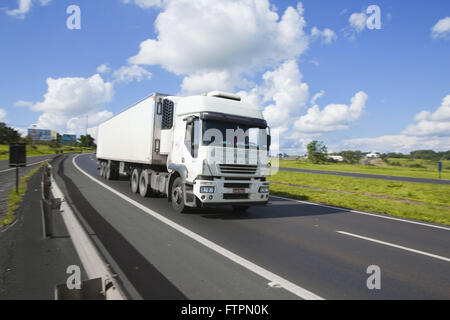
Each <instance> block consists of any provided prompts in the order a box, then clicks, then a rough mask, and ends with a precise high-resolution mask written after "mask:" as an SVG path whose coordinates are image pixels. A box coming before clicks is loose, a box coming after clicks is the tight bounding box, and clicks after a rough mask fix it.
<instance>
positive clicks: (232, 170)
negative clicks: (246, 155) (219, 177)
mask: <svg viewBox="0 0 450 320" xmlns="http://www.w3.org/2000/svg"><path fill="white" fill-rule="evenodd" d="M257 168H258V166H256V165H248V164H219V169H220V172H221V173H228V174H250V175H252V174H255V173H256V169H257Z"/></svg>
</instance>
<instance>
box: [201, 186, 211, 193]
mask: <svg viewBox="0 0 450 320" xmlns="http://www.w3.org/2000/svg"><path fill="white" fill-rule="evenodd" d="M200 193H214V187H210V186H203V187H200Z"/></svg>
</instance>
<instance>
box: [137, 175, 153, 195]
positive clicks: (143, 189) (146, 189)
mask: <svg viewBox="0 0 450 320" xmlns="http://www.w3.org/2000/svg"><path fill="white" fill-rule="evenodd" d="M148 183H149V175H148V171H147V170H143V171H142V172H141V176H140V178H139V193H140V194H141V196H143V197H149V196H150V195H151V193H152V188H150V186H149V184H148Z"/></svg>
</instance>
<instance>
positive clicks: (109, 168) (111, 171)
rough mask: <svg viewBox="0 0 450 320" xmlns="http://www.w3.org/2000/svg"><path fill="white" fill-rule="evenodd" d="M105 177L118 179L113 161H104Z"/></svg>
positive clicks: (115, 164)
mask: <svg viewBox="0 0 450 320" xmlns="http://www.w3.org/2000/svg"><path fill="white" fill-rule="evenodd" d="M105 178H106V179H107V180H117V179H119V170H118V168H117V163H116V162H113V161H108V162H105Z"/></svg>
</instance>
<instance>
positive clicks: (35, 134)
mask: <svg viewBox="0 0 450 320" xmlns="http://www.w3.org/2000/svg"><path fill="white" fill-rule="evenodd" d="M56 135H57V132H56V131H55V130H47V129H35V128H33V129H28V136H29V137H30V138H31V140H33V141H52V140H56Z"/></svg>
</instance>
